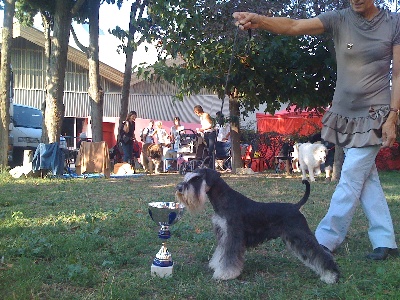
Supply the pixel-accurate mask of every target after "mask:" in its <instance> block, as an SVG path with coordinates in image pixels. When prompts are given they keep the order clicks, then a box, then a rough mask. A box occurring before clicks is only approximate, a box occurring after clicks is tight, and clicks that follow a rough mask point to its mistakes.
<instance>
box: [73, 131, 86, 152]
mask: <svg viewBox="0 0 400 300" xmlns="http://www.w3.org/2000/svg"><path fill="white" fill-rule="evenodd" d="M87 141H88V138H87V136H86V133H84V132H81V134H80V135H79V141H78V142H77V143H76V148H77V149H79V148H80V147H81V144H82V142H87Z"/></svg>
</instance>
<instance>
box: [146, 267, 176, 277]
mask: <svg viewBox="0 0 400 300" xmlns="http://www.w3.org/2000/svg"><path fill="white" fill-rule="evenodd" d="M173 268H174V265H172V266H169V267H159V266H156V265H154V264H152V265H151V276H153V277H161V278H164V277H170V276H172V270H173Z"/></svg>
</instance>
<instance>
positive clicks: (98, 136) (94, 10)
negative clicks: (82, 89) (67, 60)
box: [88, 0, 111, 146]
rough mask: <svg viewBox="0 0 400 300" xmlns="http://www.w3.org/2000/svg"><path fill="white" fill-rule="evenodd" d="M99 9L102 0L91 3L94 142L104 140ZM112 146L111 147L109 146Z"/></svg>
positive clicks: (90, 84) (90, 44)
mask: <svg viewBox="0 0 400 300" xmlns="http://www.w3.org/2000/svg"><path fill="white" fill-rule="evenodd" d="M99 9H100V0H92V1H89V48H88V61H89V91H88V93H89V100H90V109H91V110H90V116H91V117H92V124H91V125H92V140H93V141H94V142H100V141H102V140H103V103H104V91H103V89H102V87H101V86H100V66H99ZM109 146H111V145H109Z"/></svg>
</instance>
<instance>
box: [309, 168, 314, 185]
mask: <svg viewBox="0 0 400 300" xmlns="http://www.w3.org/2000/svg"><path fill="white" fill-rule="evenodd" d="M308 175H309V176H310V181H312V182H314V181H315V177H314V168H313V167H312V166H308Z"/></svg>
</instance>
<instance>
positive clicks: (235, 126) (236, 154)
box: [229, 93, 243, 173]
mask: <svg viewBox="0 0 400 300" xmlns="http://www.w3.org/2000/svg"><path fill="white" fill-rule="evenodd" d="M238 99H239V98H238V97H237V96H236V93H234V94H231V95H230V96H229V115H230V119H231V155H232V172H234V173H235V172H236V169H237V168H242V167H243V162H242V157H241V151H240V127H239V126H240V124H239V118H240V111H239V100H238Z"/></svg>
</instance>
